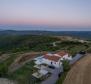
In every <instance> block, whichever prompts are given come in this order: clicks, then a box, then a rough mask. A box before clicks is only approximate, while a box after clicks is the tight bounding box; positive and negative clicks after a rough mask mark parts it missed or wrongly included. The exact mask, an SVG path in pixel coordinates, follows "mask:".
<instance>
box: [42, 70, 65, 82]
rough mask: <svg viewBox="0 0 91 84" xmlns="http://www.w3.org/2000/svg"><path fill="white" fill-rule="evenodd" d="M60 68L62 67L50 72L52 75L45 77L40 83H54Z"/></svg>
mask: <svg viewBox="0 0 91 84" xmlns="http://www.w3.org/2000/svg"><path fill="white" fill-rule="evenodd" d="M62 70H63V69H55V70H54V71H53V72H52V75H51V76H50V77H49V78H48V79H46V80H45V81H43V82H42V83H41V84H55V83H56V81H57V80H58V74H59V72H60V71H62Z"/></svg>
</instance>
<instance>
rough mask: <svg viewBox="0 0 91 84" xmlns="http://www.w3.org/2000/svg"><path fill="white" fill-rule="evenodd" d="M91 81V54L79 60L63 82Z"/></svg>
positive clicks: (84, 83)
mask: <svg viewBox="0 0 91 84" xmlns="http://www.w3.org/2000/svg"><path fill="white" fill-rule="evenodd" d="M90 83H91V54H88V55H86V56H85V57H84V58H82V59H81V60H80V61H78V62H77V63H76V64H75V65H74V66H73V68H72V69H71V70H70V71H69V72H68V74H67V77H66V79H65V81H64V83H63V84H90Z"/></svg>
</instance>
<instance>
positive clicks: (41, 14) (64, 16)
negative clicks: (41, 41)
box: [0, 0, 91, 30]
mask: <svg viewBox="0 0 91 84" xmlns="http://www.w3.org/2000/svg"><path fill="white" fill-rule="evenodd" d="M0 25H34V27H35V25H38V29H40V30H42V28H39V26H48V27H50V26H51V29H53V28H52V27H55V28H54V30H56V29H58V30H60V29H61V28H63V29H64V30H65V29H67V28H68V29H72V27H73V28H74V29H76V28H77V29H82V28H87V30H91V0H0ZM34 27H30V28H29V27H28V28H27V29H33V28H34ZM70 27H71V28H70ZM0 28H1V27H0ZM5 29H9V27H5ZM12 29H13V28H12ZM14 29H17V28H14ZM20 29H21V30H22V29H24V30H25V29H26V28H20ZM35 29H37V26H36V28H35ZM43 29H45V28H43ZM47 30H48V28H47ZM85 30H86V29H85Z"/></svg>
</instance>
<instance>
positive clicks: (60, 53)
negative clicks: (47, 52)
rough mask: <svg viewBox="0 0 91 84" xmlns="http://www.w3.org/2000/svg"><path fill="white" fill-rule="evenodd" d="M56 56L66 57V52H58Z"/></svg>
mask: <svg viewBox="0 0 91 84" xmlns="http://www.w3.org/2000/svg"><path fill="white" fill-rule="evenodd" d="M56 54H58V55H60V56H62V57H63V56H64V55H66V54H68V53H67V51H60V52H57V53H56Z"/></svg>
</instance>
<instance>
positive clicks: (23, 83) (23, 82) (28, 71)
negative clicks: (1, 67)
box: [8, 61, 40, 84]
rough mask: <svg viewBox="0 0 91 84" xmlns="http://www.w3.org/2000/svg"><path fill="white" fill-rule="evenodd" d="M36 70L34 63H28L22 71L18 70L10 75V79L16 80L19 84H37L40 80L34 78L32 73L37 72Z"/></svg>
mask: <svg viewBox="0 0 91 84" xmlns="http://www.w3.org/2000/svg"><path fill="white" fill-rule="evenodd" d="M35 71H36V69H35V68H34V62H33V61H31V62H28V63H26V64H25V65H24V66H22V67H21V68H20V69H18V70H16V71H15V72H13V73H9V76H8V78H9V79H12V80H15V81H17V82H18V84H35V83H36V82H39V81H40V80H38V79H36V78H33V76H32V73H33V72H35Z"/></svg>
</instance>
